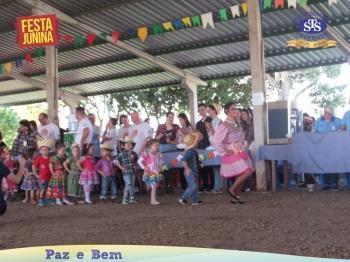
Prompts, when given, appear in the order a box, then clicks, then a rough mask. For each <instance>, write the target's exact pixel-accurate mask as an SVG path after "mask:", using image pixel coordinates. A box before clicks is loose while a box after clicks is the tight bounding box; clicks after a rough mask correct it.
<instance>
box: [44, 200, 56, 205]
mask: <svg viewBox="0 0 350 262" xmlns="http://www.w3.org/2000/svg"><path fill="white" fill-rule="evenodd" d="M44 201H45V205H46V206H51V205H53V204H54V201H53V200H52V199H45V200H44Z"/></svg>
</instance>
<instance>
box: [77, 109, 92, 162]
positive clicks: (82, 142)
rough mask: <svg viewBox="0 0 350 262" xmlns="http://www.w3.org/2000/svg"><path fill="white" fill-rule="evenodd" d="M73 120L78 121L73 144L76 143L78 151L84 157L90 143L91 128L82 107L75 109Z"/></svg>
mask: <svg viewBox="0 0 350 262" xmlns="http://www.w3.org/2000/svg"><path fill="white" fill-rule="evenodd" d="M75 118H76V119H77V120H78V129H77V133H76V136H75V143H77V144H78V145H79V147H80V149H81V150H82V151H83V154H84V155H85V154H86V153H87V152H86V150H87V145H88V144H90V143H92V136H93V131H94V130H93V127H92V124H91V122H90V121H89V119H88V118H87V116H86V113H85V108H84V107H77V108H76V109H75Z"/></svg>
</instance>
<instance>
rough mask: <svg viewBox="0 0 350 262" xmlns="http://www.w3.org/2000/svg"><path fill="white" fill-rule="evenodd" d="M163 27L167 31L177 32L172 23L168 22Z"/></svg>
mask: <svg viewBox="0 0 350 262" xmlns="http://www.w3.org/2000/svg"><path fill="white" fill-rule="evenodd" d="M163 27H164V29H165V30H167V31H175V29H174V26H173V24H172V23H171V22H166V23H164V24H163Z"/></svg>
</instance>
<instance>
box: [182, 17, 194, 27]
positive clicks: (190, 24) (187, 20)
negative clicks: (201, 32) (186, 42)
mask: <svg viewBox="0 0 350 262" xmlns="http://www.w3.org/2000/svg"><path fill="white" fill-rule="evenodd" d="M182 22H183V23H184V25H185V26H186V27H191V26H192V22H191V18H190V17H185V18H182Z"/></svg>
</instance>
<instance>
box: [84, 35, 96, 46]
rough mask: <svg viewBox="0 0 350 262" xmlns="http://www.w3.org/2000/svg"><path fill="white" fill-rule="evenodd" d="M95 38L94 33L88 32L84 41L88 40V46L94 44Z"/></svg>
mask: <svg viewBox="0 0 350 262" xmlns="http://www.w3.org/2000/svg"><path fill="white" fill-rule="evenodd" d="M95 39H96V35H95V34H88V36H87V37H86V41H87V42H88V44H89V46H92V45H93V44H94V41H95Z"/></svg>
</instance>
